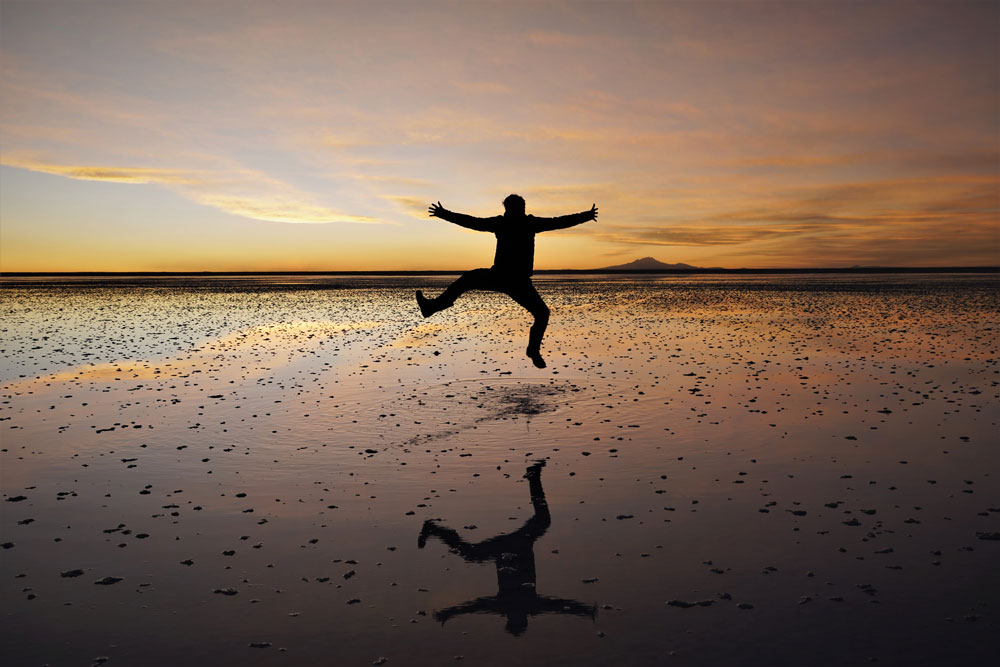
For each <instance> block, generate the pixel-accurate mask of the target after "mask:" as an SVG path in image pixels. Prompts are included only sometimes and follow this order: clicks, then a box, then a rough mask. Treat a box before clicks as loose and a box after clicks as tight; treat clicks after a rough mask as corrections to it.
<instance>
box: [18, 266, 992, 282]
mask: <svg viewBox="0 0 1000 667" xmlns="http://www.w3.org/2000/svg"><path fill="white" fill-rule="evenodd" d="M460 273H462V271H459V270H456V271H40V272H27V271H10V272H6V273H0V281H2V280H3V279H5V278H47V277H53V278H126V277H148V278H158V277H163V278H170V277H178V278H181V277H184V278H200V277H205V278H218V277H224V276H236V277H244V276H246V277H252V276H261V277H263V276H454V275H458V274H460ZM890 273H1000V266H933V267H888V266H887V267H851V268H837V269H818V268H812V269H640V270H634V269H630V270H621V269H539V270H536V271H535V275H560V274H561V275H730V274H731V275H753V274H758V275H795V274H890Z"/></svg>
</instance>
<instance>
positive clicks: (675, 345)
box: [0, 274, 1000, 665]
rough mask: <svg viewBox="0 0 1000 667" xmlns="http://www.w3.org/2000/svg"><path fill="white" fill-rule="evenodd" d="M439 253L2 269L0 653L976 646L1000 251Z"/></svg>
mask: <svg viewBox="0 0 1000 667" xmlns="http://www.w3.org/2000/svg"><path fill="white" fill-rule="evenodd" d="M448 280H449V278H448V277H434V278H427V277H410V278H407V277H350V278H343V277H341V278H324V277H310V276H304V277H301V278H299V277H289V276H281V277H276V278H273V279H268V278H261V277H254V278H190V279H177V278H173V279H153V278H133V279H117V280H114V279H99V280H94V279H91V280H84V279H80V280H67V279H60V280H47V281H46V280H37V279H34V280H14V279H9V280H6V281H5V282H4V283H3V285H2V287H0V298H2V302H0V303H2V307H3V311H4V320H3V323H2V326H0V329H2V331H0V333H2V338H0V348H2V351H0V354H2V361H0V389H2V390H0V429H2V433H3V439H2V452H0V465H2V486H3V496H4V501H3V502H2V503H0V507H2V523H0V542H3V543H4V550H3V551H2V552H0V555H2V558H3V570H2V581H3V589H2V591H3V600H4V622H3V624H2V625H0V627H2V629H0V642H2V643H0V645H2V646H3V647H4V648H3V654H4V656H5V658H6V660H5V662H7V664H17V665H22V664H23V665H33V664H46V663H48V664H53V665H62V664H67V665H70V664H72V665H76V664H94V663H99V662H102V661H104V660H105V659H107V662H109V663H111V664H126V665H130V664H147V665H175V664H178V663H181V662H182V661H186V662H188V663H193V664H203V663H204V664H219V665H241V664H261V665H270V664H276V665H319V664H345V665H369V664H373V663H375V664H383V663H384V664H390V665H391V664H399V665H424V664H428V665H436V664H442V663H451V662H453V661H455V660H458V659H460V660H463V661H464V662H465V663H468V664H477V665H507V664H537V665H559V664H565V665H620V664H630V665H660V664H677V665H709V664H711V665H718V664H731V665H780V664H788V665H800V664H813V665H823V664H828V665H842V664H857V663H860V662H865V661H868V660H878V661H880V662H882V663H884V664H910V665H914V664H945V663H950V664H957V662H958V661H962V660H964V661H965V664H987V662H986V661H987V660H988V659H989V657H990V656H991V655H992V654H993V649H992V640H993V638H994V637H995V636H996V633H997V631H998V629H1000V628H998V626H1000V623H998V619H997V615H996V612H997V610H996V599H997V594H998V593H1000V574H998V569H997V567H996V563H997V562H998V558H1000V540H998V538H1000V485H998V481H997V470H998V467H997V464H998V461H1000V456H998V453H997V446H996V442H997V437H996V436H997V433H998V430H997V421H998V412H1000V411H998V407H997V405H998V402H997V395H998V388H997V387H998V382H1000V368H998V365H997V359H998V357H997V348H998V340H1000V315H998V312H1000V309H998V305H1000V304H998V301H1000V299H998V297H997V286H998V282H1000V281H998V278H997V276H995V275H912V274H910V275H878V276H864V275H860V276H842V275H838V276H824V275H811V276H794V275H793V276H736V277H719V276H699V277H683V276H670V277H657V276H638V277H628V276H614V277H586V278H582V277H577V276H573V277H570V276H543V277H538V278H537V279H536V284H537V285H538V289H539V292H540V293H541V294H542V295H543V297H544V298H545V299H546V301H547V302H548V303H549V305H550V307H551V308H552V313H553V314H552V320H551V323H550V327H549V331H548V334H547V336H546V340H545V344H544V345H543V353H544V355H545V357H546V359H547V360H548V363H549V366H548V368H547V369H545V370H538V369H536V368H534V367H533V366H532V365H531V363H530V361H528V360H527V359H526V358H525V357H524V347H525V344H526V339H527V329H528V326H529V325H530V322H529V319H528V315H527V314H526V313H524V312H523V311H520V310H519V309H518V307H517V306H516V305H515V304H513V303H512V302H510V301H509V300H507V299H506V297H503V296H501V295H497V294H492V293H473V294H470V295H467V296H466V297H464V298H463V299H462V300H460V301H459V302H458V303H457V304H456V306H455V307H453V308H452V309H450V310H448V311H445V312H442V313H439V314H437V315H434V316H433V317H431V318H429V319H427V320H423V319H421V318H420V317H419V313H418V312H417V309H416V305H415V303H414V301H413V290H414V289H416V288H422V289H424V290H425V291H427V292H430V293H436V292H437V291H439V290H441V289H443V287H444V286H445V285H446V284H447V282H448ZM526 475H527V476H526Z"/></svg>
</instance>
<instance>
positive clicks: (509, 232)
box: [417, 195, 597, 368]
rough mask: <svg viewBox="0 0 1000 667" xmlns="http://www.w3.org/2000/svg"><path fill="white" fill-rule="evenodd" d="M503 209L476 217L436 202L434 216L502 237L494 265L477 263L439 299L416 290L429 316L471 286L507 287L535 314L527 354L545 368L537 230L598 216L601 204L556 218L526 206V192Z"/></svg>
mask: <svg viewBox="0 0 1000 667" xmlns="http://www.w3.org/2000/svg"><path fill="white" fill-rule="evenodd" d="M503 206H504V214H503V215H497V216H494V217H492V218H475V217H473V216H471V215H465V214H463V213H455V212H454V211H449V210H448V209H446V208H444V207H443V206H441V202H438V203H436V204H431V206H430V209H429V212H430V215H431V217H437V218H441V219H442V220H447V221H448V222H453V223H455V224H456V225H459V226H461V227H467V228H468V229H475V230H476V231H478V232H490V233H491V234H495V235H496V237H497V251H496V255H495V256H494V257H493V266H492V267H490V268H488V269H473V270H472V271H467V272H466V273H463V274H462V275H461V276H460V277H459V278H458V280H456V281H455V282H453V283H452V284H451V285H450V286H449V287H448V289H446V290H445V291H444V292H443V293H442V294H441V295H440V296H438V297H437V298H435V299H428V298H426V297H424V295H423V292H421V291H420V290H417V304H418V305H419V306H420V313H421V314H422V315H423V316H424V317H430V316H431V315H433V314H434V313H436V312H438V311H439V310H444V309H445V308H450V307H451V306H452V305H454V303H455V299H457V298H458V297H460V296H462V295H463V294H465V293H466V292H467V291H469V290H470V289H479V290H491V291H493V292H503V293H504V294H506V295H507V296H509V297H510V298H512V299H514V301H516V302H517V303H518V304H520V305H521V306H523V307H524V308H526V309H527V310H528V312H530V313H531V314H532V315H533V316H534V317H535V323H534V324H532V325H531V332H530V333H529V335H528V349H527V350H526V352H527V354H528V357H530V358H531V361H532V363H534V364H535V366H537V367H538V368H545V360H544V359H542V353H541V347H542V336H543V335H545V327H546V326H548V323H549V307H548V306H546V305H545V302H544V301H542V297H541V296H539V295H538V291H537V290H535V286H534V285H533V284H532V283H531V274H532V271H533V270H534V264H535V234H538V233H539V232H548V231H552V230H553V229H566V228H567V227H572V226H574V225H579V224H580V223H582V222H587V221H588V220H597V205H596V204H595V205H593V206H591V207H590V210H589V211H583V212H582V213H571V214H570V215H563V216H559V217H557V218H538V217H535V216H533V215H527V214H525V212H524V198H523V197H521V196H520V195H510V196H508V197H507V198H506V199H504V200H503Z"/></svg>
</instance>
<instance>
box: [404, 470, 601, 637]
mask: <svg viewBox="0 0 1000 667" xmlns="http://www.w3.org/2000/svg"><path fill="white" fill-rule="evenodd" d="M544 465H545V461H539V462H537V463H535V464H534V465H532V466H531V467H529V468H528V471H527V472H526V473H525V474H524V476H525V478H527V480H528V489H529V490H530V492H531V505H532V507H534V509H535V516H533V517H531V518H530V519H528V520H527V521H526V522H525V524H524V525H523V526H521V528H520V529H519V530H516V531H514V532H513V533H508V534H506V535H497V536H496V537H491V538H490V539H488V540H484V541H482V542H479V543H477V544H471V543H469V542H466V541H465V540H463V539H462V538H461V537H459V536H458V533H457V532H455V531H454V530H452V529H451V528H445V527H444V526H439V525H438V524H436V523H435V522H434V521H430V520H428V521H425V522H424V527H423V529H422V530H421V531H420V537H419V538H418V539H417V546H418V547H420V548H421V549H423V548H424V545H425V544H426V543H427V538H428V537H437V538H438V539H440V540H441V541H442V542H444V543H445V544H446V545H447V546H448V547H450V548H451V550H452V551H453V552H455V553H457V554H458V555H460V556H461V557H462V558H464V559H465V560H466V561H468V562H470V563H483V562H486V561H490V560H492V561H493V562H494V564H495V565H496V568H497V588H498V590H497V594H496V595H491V596H489V597H480V598H476V599H475V600H470V601H469V602H465V603H462V604H459V605H455V606H453V607H448V608H447V609H442V610H441V611H437V612H434V618H435V619H437V620H439V621H441V622H442V623H444V622H445V621H447V620H448V619H449V618H451V617H453V616H458V615H460V614H498V615H500V616H506V617H507V631H508V632H510V633H511V634H514V635H519V634H521V633H523V632H524V631H525V630H526V629H527V628H528V617H529V616H534V615H536V614H545V613H556V614H573V615H574V616H589V617H590V618H593V617H594V616H595V615H596V614H597V608H596V607H595V606H593V605H587V604H583V603H582V602H577V601H576V600H564V599H561V598H553V597H548V596H546V595H538V593H537V592H536V591H535V551H534V549H535V540H537V539H538V538H539V537H541V536H542V535H544V534H545V531H546V530H547V529H548V527H549V524H550V523H552V520H551V517H550V516H549V506H548V504H547V503H546V502H545V492H544V491H542V467H543V466H544Z"/></svg>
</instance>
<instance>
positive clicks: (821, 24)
mask: <svg viewBox="0 0 1000 667" xmlns="http://www.w3.org/2000/svg"><path fill="white" fill-rule="evenodd" d="M0 31H2V33H0V50H2V60H0V157H2V165H3V166H2V167H0V270H3V271H128V270H151V271H158V270H164V271H186V270H198V271H200V270H210V271H226V270H359V269H362V270H363V269H373V270H410V269H413V270H417V269H467V268H472V267H476V266H488V265H489V263H490V261H491V260H492V254H493V243H494V242H493V238H492V237H491V236H489V235H487V234H481V233H476V232H471V231H468V230H463V229H460V228H458V227H455V226H453V225H450V224H448V223H446V222H444V221H441V220H437V219H431V218H428V217H427V214H426V211H427V205H428V204H429V203H430V202H432V201H437V200H440V201H441V202H442V204H443V205H444V206H446V207H447V208H451V209H453V210H458V211H463V212H466V213H470V214H473V215H483V216H487V215H496V214H498V213H499V212H501V211H502V206H501V203H500V202H501V200H502V199H503V198H504V196H506V195H507V194H509V193H512V192H516V193H520V194H522V195H523V196H524V197H525V198H526V199H527V203H528V210H529V212H534V213H536V214H539V215H557V214H562V213H570V212H576V211H582V210H585V209H589V208H590V205H591V204H592V203H594V202H596V203H597V205H598V207H599V208H600V218H599V220H598V222H596V223H587V224H585V225H582V226H580V227H577V228H574V229H572V230H567V231H563V232H554V233H550V234H546V235H543V236H540V237H539V238H538V240H537V242H536V248H537V250H536V261H535V266H536V268H543V269H544V268H549V269H551V268H591V267H598V266H605V265H609V264H618V263H622V262H626V261H630V260H632V259H635V258H637V257H643V256H647V255H651V256H653V257H656V258H657V259H660V260H661V261H665V262H671V263H673V262H686V263H689V264H695V265H698V266H725V267H731V268H736V267H796V266H817V267H841V266H852V265H856V264H860V265H899V266H949V265H997V264H1000V3H998V2H995V1H988V2H976V3H968V2H960V1H956V2H947V3H946V2H932V3H917V2H900V3H893V2H873V3H868V2H678V3H673V2H644V3H629V2H554V3H539V2H526V3H512V2H504V3H496V4H493V3H482V2H456V3H450V2H446V3H433V2H416V1H413V2H394V3H388V2H365V3H333V2H287V1H286V2H280V3H279V2H251V1H241V2H220V1H213V2H208V1H205V2H188V1H185V0H180V1H178V0H171V1H169V2H168V1H162V2H157V1H148V2H87V1H74V2H48V1H45V0H41V1H32V2H12V1H8V0H2V2H0Z"/></svg>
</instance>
